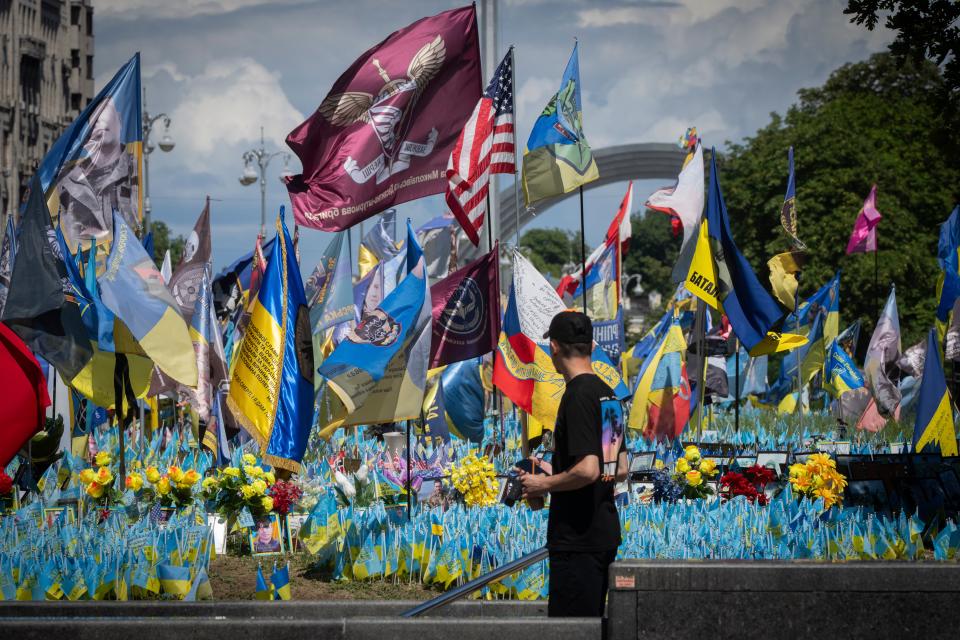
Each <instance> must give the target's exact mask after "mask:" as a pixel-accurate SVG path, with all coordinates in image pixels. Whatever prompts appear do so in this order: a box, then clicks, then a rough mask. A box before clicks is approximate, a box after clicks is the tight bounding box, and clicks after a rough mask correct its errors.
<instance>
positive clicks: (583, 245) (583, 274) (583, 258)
mask: <svg viewBox="0 0 960 640" xmlns="http://www.w3.org/2000/svg"><path fill="white" fill-rule="evenodd" d="M580 289H581V290H582V291H583V312H584V313H586V312H587V238H586V234H585V232H584V224H583V185H580Z"/></svg>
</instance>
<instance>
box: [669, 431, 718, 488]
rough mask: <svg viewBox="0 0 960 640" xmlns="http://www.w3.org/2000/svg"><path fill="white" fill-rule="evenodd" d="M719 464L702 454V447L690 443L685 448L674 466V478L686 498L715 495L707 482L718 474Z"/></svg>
mask: <svg viewBox="0 0 960 640" xmlns="http://www.w3.org/2000/svg"><path fill="white" fill-rule="evenodd" d="M717 473H718V471H717V465H716V463H715V462H714V461H713V460H706V459H704V458H703V457H702V456H701V455H700V449H698V448H697V447H696V446H694V445H692V444H691V445H689V446H687V447H686V448H685V449H684V450H683V457H682V458H680V459H678V460H677V461H676V463H675V464H674V467H673V480H674V482H676V483H677V485H678V486H679V487H680V493H681V495H682V496H683V497H684V498H688V499H690V500H696V499H700V498H706V497H707V496H711V495H713V489H712V488H710V485H709V484H707V483H708V481H709V480H710V479H712V478H714V477H715V476H716V475H717Z"/></svg>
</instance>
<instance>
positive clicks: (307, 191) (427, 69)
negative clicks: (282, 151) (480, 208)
mask: <svg viewBox="0 0 960 640" xmlns="http://www.w3.org/2000/svg"><path fill="white" fill-rule="evenodd" d="M480 82H481V79H480V47H479V44H478V38H477V18H476V11H475V9H474V7H473V6H469V7H463V8H460V9H453V10H451V11H445V12H443V13H440V14H437V15H436V16H433V17H430V18H423V19H421V20H418V21H417V22H414V23H413V24H411V25H410V26H408V27H405V28H403V29H401V30H399V31H396V32H394V33H392V34H391V35H390V36H389V37H387V39H386V40H384V41H383V42H381V43H380V44H378V45H376V46H375V47H373V48H372V49H370V50H369V51H367V52H366V53H364V54H363V55H361V56H360V58H358V59H357V60H356V61H355V62H354V63H353V65H351V66H350V68H349V69H347V70H346V72H344V74H343V75H342V76H340V78H339V79H338V80H337V81H336V83H334V85H333V88H332V89H331V90H330V93H329V94H328V95H327V97H326V98H324V100H323V102H322V103H320V106H319V108H318V109H317V110H316V112H314V113H313V115H311V116H310V117H309V118H308V119H307V120H306V121H304V122H303V123H302V124H301V125H300V126H298V127H297V128H296V129H294V130H293V131H292V132H290V135H288V136H287V144H288V145H289V146H290V148H291V149H293V151H294V153H296V154H297V156H298V157H299V158H300V161H301V162H302V164H303V174H301V175H297V176H293V178H291V179H290V180H289V181H288V182H287V189H288V191H289V192H290V201H291V202H292V203H293V210H294V214H295V216H296V220H297V222H298V223H299V224H302V225H304V226H307V227H311V228H313V229H322V230H324V231H340V230H342V229H346V228H347V227H350V226H352V225H354V224H356V223H357V222H360V221H361V220H364V219H366V218H369V217H371V216H373V215H374V214H377V213H379V212H381V211H383V210H385V209H388V208H390V207H392V206H394V205H396V204H399V203H401V202H407V201H409V200H414V199H416V198H422V197H424V196H428V195H431V194H435V193H443V191H444V189H445V188H446V186H447V176H446V171H445V170H446V166H447V159H448V158H449V157H450V152H451V151H452V150H453V146H454V144H455V143H456V141H457V137H458V136H459V134H460V131H461V130H462V129H463V125H464V123H465V122H466V120H467V118H468V117H469V116H470V113H471V112H472V111H473V107H474V105H475V104H476V103H477V101H478V100H479V99H480Z"/></svg>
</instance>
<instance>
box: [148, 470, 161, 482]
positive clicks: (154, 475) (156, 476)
mask: <svg viewBox="0 0 960 640" xmlns="http://www.w3.org/2000/svg"><path fill="white" fill-rule="evenodd" d="M159 481H160V472H159V471H157V468H156V467H147V482H149V483H150V484H157V482H159Z"/></svg>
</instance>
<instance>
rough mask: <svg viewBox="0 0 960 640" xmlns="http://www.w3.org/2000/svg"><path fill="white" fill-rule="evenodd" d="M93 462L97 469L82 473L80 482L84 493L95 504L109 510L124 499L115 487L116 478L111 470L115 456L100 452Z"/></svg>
mask: <svg viewBox="0 0 960 640" xmlns="http://www.w3.org/2000/svg"><path fill="white" fill-rule="evenodd" d="M93 461H94V464H96V466H97V469H96V470H94V469H93V468H92V467H88V468H86V469H84V470H83V471H81V472H80V482H81V483H83V490H84V492H85V493H86V494H87V495H88V496H90V497H91V498H93V501H94V503H95V504H98V505H99V506H101V507H103V508H108V507H109V506H110V505H111V504H115V503H118V502H120V500H121V498H122V493H121V492H120V491H118V490H117V489H116V488H115V487H114V485H115V483H116V477H115V476H114V475H113V471H111V470H110V465H111V464H113V456H111V455H110V454H109V453H107V452H106V451H100V452H99V453H97V455H96V457H95V458H94V459H93Z"/></svg>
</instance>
